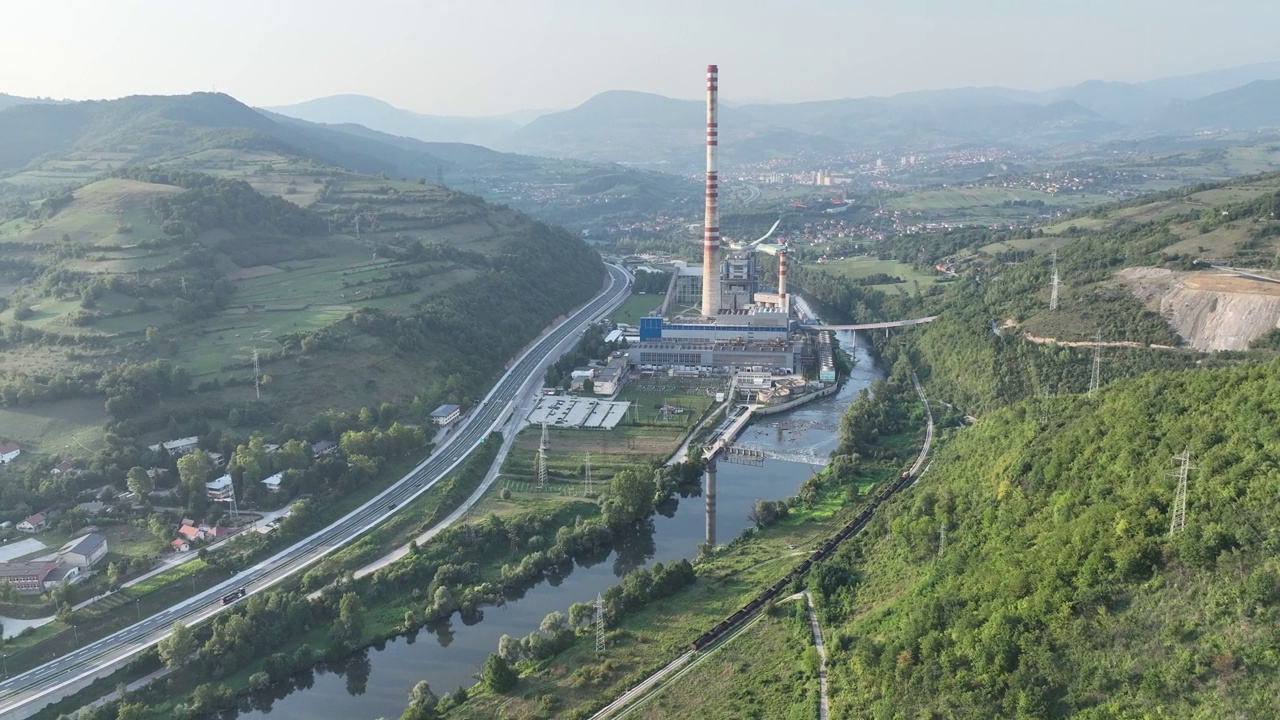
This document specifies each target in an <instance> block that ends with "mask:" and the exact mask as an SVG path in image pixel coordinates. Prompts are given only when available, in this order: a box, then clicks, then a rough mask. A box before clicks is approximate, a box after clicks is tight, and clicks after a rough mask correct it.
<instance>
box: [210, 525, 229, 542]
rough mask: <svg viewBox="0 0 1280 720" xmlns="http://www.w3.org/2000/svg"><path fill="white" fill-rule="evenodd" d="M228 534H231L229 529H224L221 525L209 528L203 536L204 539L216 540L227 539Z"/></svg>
mask: <svg viewBox="0 0 1280 720" xmlns="http://www.w3.org/2000/svg"><path fill="white" fill-rule="evenodd" d="M230 534H231V529H230V528H224V527H222V526H221V525H214V526H213V527H211V528H209V530H208V531H206V532H205V534H204V536H205V537H206V538H210V539H215V540H216V539H219V538H224V537H227V536H228V535H230Z"/></svg>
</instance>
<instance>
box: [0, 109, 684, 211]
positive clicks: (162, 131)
mask: <svg viewBox="0 0 1280 720" xmlns="http://www.w3.org/2000/svg"><path fill="white" fill-rule="evenodd" d="M156 164H163V165H169V166H172V167H180V168H183V169H189V170H196V171H200V172H206V173H214V174H219V175H226V174H228V173H230V174H232V175H235V176H238V177H245V178H247V179H249V180H250V181H251V182H254V181H255V178H257V179H258V181H260V184H262V185H263V186H264V187H266V188H267V192H273V193H279V192H281V188H280V187H276V186H275V185H273V184H272V183H273V182H275V181H273V180H271V179H270V177H271V176H273V175H279V173H280V172H286V171H289V172H299V170H298V168H300V167H301V168H304V170H302V171H301V172H307V171H308V170H305V168H315V167H316V166H318V167H319V168H329V169H331V170H337V169H345V170H349V171H351V172H355V173H361V174H364V175H375V176H376V175H383V176H385V177H387V178H420V179H422V181H423V182H430V183H435V182H436V179H437V177H440V176H441V175H443V179H444V181H445V184H446V185H448V186H450V187H454V188H456V189H460V190H464V191H470V192H472V193H477V194H479V193H483V194H485V195H488V196H490V197H496V198H498V199H501V200H502V201H504V202H509V203H510V204H511V205H512V206H514V207H516V208H518V209H522V210H525V211H527V212H529V213H530V214H533V215H535V216H536V217H539V218H540V219H544V220H547V221H550V222H555V223H564V224H570V225H575V226H577V225H582V226H586V225H590V224H591V223H592V222H595V221H597V220H599V218H600V217H603V216H606V215H610V214H614V215H619V214H627V213H635V212H642V211H643V212H644V213H648V214H650V215H651V214H652V213H653V212H656V211H657V210H656V208H658V207H661V206H664V205H665V204H666V203H669V202H679V201H681V200H682V199H683V198H686V197H693V196H694V195H695V194H696V188H695V187H694V186H693V185H692V183H690V182H689V181H687V180H685V179H683V178H677V177H674V176H671V175H665V174H661V173H655V172H648V171H644V170H639V169H635V168H627V167H623V166H620V165H617V164H614V163H593V162H583V161H580V160H571V161H567V162H566V161H563V160H556V159H551V158H544V157H530V156H526V155H518V154H514V153H504V152H498V151H495V150H490V149H488V148H485V147H482V146H479V145H473V144H468V143H458V142H424V141H421V140H415V139H413V138H410V137H403V136H399V135H392V134H389V133H385V132H381V131H378V130H372V129H369V128H367V127H364V126H362V125H356V124H351V123H348V124H334V125H324V124H319V123H313V122H308V121H305V120H299V119H297V118H292V117H286V116H284V115H280V114H276V113H272V112H268V111H265V110H257V109H254V108H251V107H249V106H247V105H245V104H243V103H241V102H240V101H238V100H236V99H235V98H233V97H231V96H229V95H225V94H221V93H193V94H191V95H176V96H144V95H137V96H131V97H125V98H120V99H118V100H104V101H84V102H71V103H59V104H54V103H39V102H28V103H18V104H13V105H10V106H9V107H5V108H0V194H3V193H4V192H5V191H14V190H15V189H16V191H18V192H24V193H28V194H30V193H35V192H40V191H41V189H42V188H44V187H47V186H48V185H50V184H55V185H56V184H65V183H83V182H86V181H88V180H92V179H93V178H95V177H98V176H100V175H101V174H103V173H105V172H107V171H110V170H114V169H116V168H118V167H120V166H121V165H156ZM277 164H279V168H277ZM289 168H293V169H292V170H289ZM309 172H312V173H314V172H315V170H314V169H311V170H309ZM550 188H555V190H554V192H551V191H548V189H550Z"/></svg>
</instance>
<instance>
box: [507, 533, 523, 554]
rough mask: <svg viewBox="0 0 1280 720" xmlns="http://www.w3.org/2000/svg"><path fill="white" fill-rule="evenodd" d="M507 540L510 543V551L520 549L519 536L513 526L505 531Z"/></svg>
mask: <svg viewBox="0 0 1280 720" xmlns="http://www.w3.org/2000/svg"><path fill="white" fill-rule="evenodd" d="M507 542H508V543H510V544H511V552H512V553H514V552H515V551H516V550H518V549H520V536H519V535H517V534H516V529H515V528H511V529H510V530H508V531H507Z"/></svg>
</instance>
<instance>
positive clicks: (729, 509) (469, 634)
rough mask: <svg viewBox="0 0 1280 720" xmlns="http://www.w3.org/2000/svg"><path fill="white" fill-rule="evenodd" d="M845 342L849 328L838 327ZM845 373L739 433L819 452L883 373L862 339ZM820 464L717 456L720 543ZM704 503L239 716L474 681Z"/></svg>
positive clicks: (685, 502) (290, 715) (394, 701)
mask: <svg viewBox="0 0 1280 720" xmlns="http://www.w3.org/2000/svg"><path fill="white" fill-rule="evenodd" d="M838 337H839V340H840V344H841V347H842V348H845V349H846V350H847V349H848V348H849V347H850V345H851V343H852V334H851V333H847V332H841V333H838ZM854 356H855V358H856V360H855V363H854V368H853V373H852V375H851V377H850V378H849V381H848V382H846V383H845V385H844V387H843V388H841V390H840V392H838V393H836V394H835V395H833V396H831V397H827V398H822V399H820V400H815V401H814V402H812V403H809V404H807V405H802V406H801V407H799V408H796V409H795V410H792V411H789V412H786V413H781V414H779V415H772V416H768V417H765V418H763V419H761V420H759V421H757V422H756V423H755V424H753V425H751V426H750V427H748V428H747V429H746V430H745V431H743V433H742V435H741V436H740V439H741V442H743V443H746V444H751V445H755V446H757V447H763V448H765V449H766V450H767V451H769V452H771V453H776V454H777V455H781V456H784V457H794V458H804V457H815V456H816V457H825V456H826V455H827V454H828V453H830V452H831V451H832V450H834V449H835V447H836V445H837V444H838V442H839V438H838V428H839V424H840V416H841V415H842V414H843V413H844V410H845V408H846V407H848V405H849V403H850V402H852V401H853V399H854V398H855V397H857V394H858V391H859V390H861V389H862V388H865V387H868V386H869V385H870V384H871V383H872V381H874V380H875V379H876V378H879V377H882V376H883V374H882V373H881V371H880V369H879V368H878V367H877V366H876V365H875V363H874V362H873V361H872V359H871V357H870V356H869V355H867V353H866V351H865V350H863V349H862V348H861V347H858V348H856V349H855V350H854ZM818 469H819V468H818V467H817V466H814V465H810V464H807V463H804V462H794V461H787V460H774V459H770V460H766V461H765V464H764V466H763V467H750V466H744V465H734V464H730V463H726V462H721V463H720V469H719V474H718V478H717V488H718V492H717V502H716V508H717V518H716V537H717V538H718V539H719V540H720V542H722V543H723V542H727V541H729V540H732V539H733V538H734V537H737V536H738V535H739V534H740V533H741V532H742V531H743V530H744V529H746V528H747V527H748V526H749V525H750V522H749V521H748V520H747V513H748V511H749V510H750V508H751V506H752V505H754V503H755V501H756V500H757V499H773V500H779V499H783V498H786V497H788V496H790V495H794V494H795V492H796V490H797V489H798V488H799V487H800V483H802V482H804V480H805V479H806V478H808V477H809V476H810V475H811V474H812V473H813V472H814V471H816V470H818ZM704 533H705V510H704V506H703V502H702V499H701V497H695V498H688V499H682V500H680V502H679V504H678V506H677V508H676V510H675V512H674V513H673V514H672V515H671V516H670V517H665V516H663V515H661V514H659V515H655V516H654V520H653V533H652V535H651V536H648V537H645V536H642V537H640V538H637V539H636V540H634V541H633V542H631V543H626V544H625V545H626V546H625V547H622V548H620V549H618V550H615V551H614V552H613V553H612V554H610V555H609V557H608V559H606V560H605V561H603V562H600V563H597V564H595V565H592V566H590V567H581V566H577V567H575V568H574V569H573V571H572V572H571V573H569V575H568V576H566V577H564V578H561V579H559V580H558V581H548V582H544V583H542V584H540V585H538V586H536V587H534V588H532V589H530V590H529V591H528V592H526V593H525V595H524V596H523V597H522V598H520V599H519V600H513V601H509V602H507V603H506V604H505V605H503V606H501V607H487V608H485V609H484V613H483V617H482V619H481V620H480V621H479V622H477V623H475V624H473V625H465V624H463V623H462V622H461V621H460V620H458V616H457V615H455V616H454V618H453V619H452V621H451V622H449V623H446V624H444V625H443V626H437V627H435V628H434V629H431V628H424V629H423V630H422V631H420V632H418V633H417V634H416V635H414V636H408V637H399V638H396V639H394V640H392V641H389V642H387V643H386V644H385V645H383V646H382V647H375V648H370V649H368V650H366V651H364V652H361V653H357V654H356V655H355V656H354V657H352V658H351V659H350V660H349V661H348V662H346V663H344V664H343V666H342V667H337V668H328V669H324V670H316V671H315V672H313V673H309V674H307V675H304V676H302V677H301V678H298V679H296V680H295V682H293V683H282V684H280V685H279V686H277V687H274V688H272V689H271V690H268V691H265V692H263V693H261V694H258V695H257V696H256V697H255V698H254V705H255V706H256V708H255V709H254V710H250V711H246V712H242V713H241V714H240V717H241V718H269V719H270V720H294V719H297V720H303V719H306V720H311V719H313V718H351V719H352V720H373V718H379V717H386V718H396V717H399V715H400V713H401V712H402V711H403V710H404V707H405V705H406V704H407V702H408V696H409V691H410V690H411V689H412V688H413V686H414V684H415V683H417V682H418V681H419V680H426V681H427V682H428V683H430V684H431V689H432V690H434V691H435V692H436V693H437V694H443V693H445V692H451V691H452V690H454V689H455V688H457V687H459V686H468V687H469V686H470V685H472V684H474V682H475V677H474V676H475V675H476V674H477V673H478V672H479V670H480V667H481V665H483V664H484V661H485V659H486V658H487V657H488V656H489V653H492V652H494V651H496V650H497V649H498V638H500V637H502V636H503V635H511V636H512V637H515V638H519V637H523V636H525V635H528V634H529V633H530V632H532V631H533V630H536V629H537V628H538V624H539V623H540V622H541V621H542V618H543V617H545V616H546V615H547V614H548V613H550V612H552V611H555V610H559V611H561V612H563V613H566V614H567V613H568V610H569V606H570V605H572V604H573V603H575V602H583V601H589V600H593V599H595V596H596V593H599V592H601V591H603V590H604V589H605V588H607V587H609V586H610V585H613V584H615V583H616V582H617V581H618V577H619V576H620V575H621V574H622V573H625V572H626V571H628V570H631V569H632V568H635V567H638V566H639V565H649V564H652V563H653V562H655V561H662V562H670V561H674V560H679V559H681V558H692V557H694V556H695V555H696V554H697V551H698V544H699V543H701V542H703V540H704V539H705V536H704Z"/></svg>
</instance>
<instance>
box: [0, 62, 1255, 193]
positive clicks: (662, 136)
mask: <svg viewBox="0 0 1280 720" xmlns="http://www.w3.org/2000/svg"><path fill="white" fill-rule="evenodd" d="M730 79H731V78H730ZM183 97H184V98H186V99H185V100H181V99H173V102H172V103H171V106H170V107H168V108H167V109H166V110H165V111H164V113H170V114H175V115H173V116H172V117H168V118H167V119H166V117H161V116H156V117H150V114H153V113H154V112H156V111H155V109H154V108H152V109H151V110H145V111H144V110H142V109H141V106H145V105H147V103H148V102H150V101H149V100H148V99H147V98H141V97H134V98H122V99H121V100H116V101H109V102H98V103H94V102H86V103H72V104H67V105H41V104H38V103H39V102H41V101H35V100H30V99H26V98H16V97H13V96H8V95H0V110H3V109H4V108H6V107H7V108H9V110H8V111H6V113H5V114H9V113H13V114H12V115H10V116H9V117H5V116H4V115H3V114H0V167H13V166H14V162H19V163H21V162H29V161H31V160H32V159H34V158H36V157H39V156H41V155H43V154H45V153H47V152H50V151H54V150H57V149H71V148H74V147H78V146H80V145H83V143H84V142H86V140H85V139H84V138H81V139H79V140H77V139H76V138H77V137H79V134H81V133H84V132H88V133H89V140H92V141H93V142H98V141H101V140H109V139H110V133H109V132H107V128H109V127H112V126H114V125H119V123H120V122H122V121H126V120H127V121H129V122H134V121H137V120H138V119H139V118H140V117H142V116H148V117H150V120H148V122H152V121H154V122H157V123H161V124H163V122H168V121H173V120H184V119H185V120H193V119H195V123H194V125H195V126H201V125H202V124H203V126H205V127H237V128H242V129H251V130H253V131H255V132H258V133H259V134H260V135H262V136H265V137H270V138H273V139H274V140H276V141H278V142H282V143H286V144H288V145H290V146H291V147H295V148H298V149H300V150H303V151H306V152H309V153H311V154H312V155H315V156H318V157H323V158H328V159H330V160H332V161H334V162H337V163H339V164H341V165H342V166H344V167H350V168H352V169H356V170H358V171H360V172H387V173H397V174H400V175H406V176H407V175H428V176H431V175H433V174H434V173H435V172H436V169H437V168H438V167H441V166H444V167H445V169H446V170H447V169H449V168H450V167H451V166H457V165H458V164H460V163H461V164H468V163H476V162H483V163H496V164H500V165H505V166H508V167H511V166H518V165H520V164H521V163H528V162H531V161H530V160H529V159H528V158H521V156H520V155H503V154H502V153H498V152H493V151H490V150H485V149H484V148H493V149H494V150H502V151H507V152H510V153H521V154H525V155H540V156H547V157H564V158H573V159H578V160H591V161H605V162H621V163H626V164H629V165H637V166H646V167H651V168H656V169H663V170H671V171H674V172H678V173H687V172H693V171H696V170H697V168H698V167H699V166H700V165H701V158H702V155H703V153H702V123H703V114H704V107H703V102H702V101H701V100H680V99H674V98H668V97H663V96H661V95H654V94H650V93H642V92H633V91H625V90H613V91H608V92H603V93H600V94H598V95H596V96H594V97H592V98H590V99H588V100H587V101H586V102H584V103H582V104H581V105H579V106H577V107H575V108H572V109H569V110H563V111H558V112H548V113H543V114H540V115H538V114H536V113H516V114H513V115H510V116H493V117H447V116H437V115H424V114H420V113H415V112H411V111H408V110H403V109H400V108H397V107H394V106H392V105H390V104H388V103H386V102H383V101H381V100H377V99H375V98H370V97H365V96H361V95H336V96H332V97H326V98H319V99H316V100H311V101H308V102H304V103H299V104H296V105H290V106H285V107H275V108H269V109H268V110H266V111H261V112H259V111H254V110H252V109H250V108H248V107H246V106H243V105H241V104H240V103H238V102H236V103H235V105H236V106H237V107H235V108H231V107H230V106H227V107H222V108H221V109H220V110H219V109H215V108H214V107H213V106H212V105H210V103H213V104H217V103H218V102H222V101H215V100H213V98H217V97H221V98H225V99H227V100H229V99H230V98H227V96H218V95H213V94H209V93H196V94H194V95H190V96H183ZM152 100H154V99H152ZM233 102H234V101H233ZM58 108H72V109H71V110H60V109H58ZM164 113H161V115H164ZM191 113H194V115H192V114H191ZM224 113H230V114H226V115H224ZM534 115H536V117H534ZM15 123H16V125H15ZM219 123H222V124H219ZM1277 127H1280V62H1273V63H1262V64H1256V65H1247V66H1242V67H1236V68H1228V69H1225V70H1215V71H1210V72H1204V73H1197V74H1194V75H1183V76H1177V77H1169V78H1162V79H1159V80H1153V81H1150V82H1142V83H1121V82H1107V81H1101V80H1092V81H1088V82H1084V83H1080V84H1079V85H1075V86H1072V87H1068V88H1061V89H1057V90H1050V91H1045V92H1031V91H1024V90H1012V89H1008V88H999V87H979V88H957V89H950V90H928V91H919V92H911V93H904V94H901V95H895V96H892V97H864V98H850V99H842V100H828V101H820V102H803V103H750V104H734V103H729V102H726V103H725V105H724V107H723V109H722V111H721V138H722V143H721V153H722V157H723V158H724V161H725V163H726V166H727V167H731V166H732V165H733V164H735V163H751V162H760V161H766V160H771V159H775V158H786V157H801V156H816V157H824V156H830V155H835V154H841V153H844V152H848V151H852V150H878V149H888V148H898V149H917V148H918V149H922V150H923V149H928V148H937V147H954V146H964V145H974V144H982V145H1001V146H1005V147H1010V146H1012V147H1024V148H1037V147H1040V148H1043V147H1052V146H1062V145H1072V144H1075V145H1079V144H1089V143H1096V142H1105V141H1112V140H1128V139H1142V138H1148V137H1159V136H1169V135H1187V134H1194V133H1200V132H1211V133H1222V132H1250V131H1254V130H1258V129H1266V128H1277ZM152 130H153V131H155V130H156V128H152ZM6 132H14V133H19V134H16V135H9V136H8V137H9V138H19V137H21V138H25V139H26V140H25V141H24V142H23V143H18V144H17V145H20V146H21V147H15V144H14V143H5V142H3V138H5V137H6V135H5V133H6ZM103 133H106V135H103ZM188 134H189V133H188ZM146 136H147V137H148V138H149V139H148V140H147V142H145V143H143V147H144V148H146V147H151V146H153V145H155V147H153V148H152V149H162V146H163V145H164V143H166V142H169V141H170V140H172V138H169V139H168V140H167V139H166V137H167V136H166V134H165V133H164V132H149V133H148V134H147V135H146ZM188 139H189V138H188ZM458 143H469V144H470V145H468V146H466V147H463V146H459V145H458ZM91 144H92V143H91ZM99 144H100V143H99ZM157 144H158V145H157ZM477 146H484V147H477ZM24 158H25V160H24ZM464 158H465V159H464Z"/></svg>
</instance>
